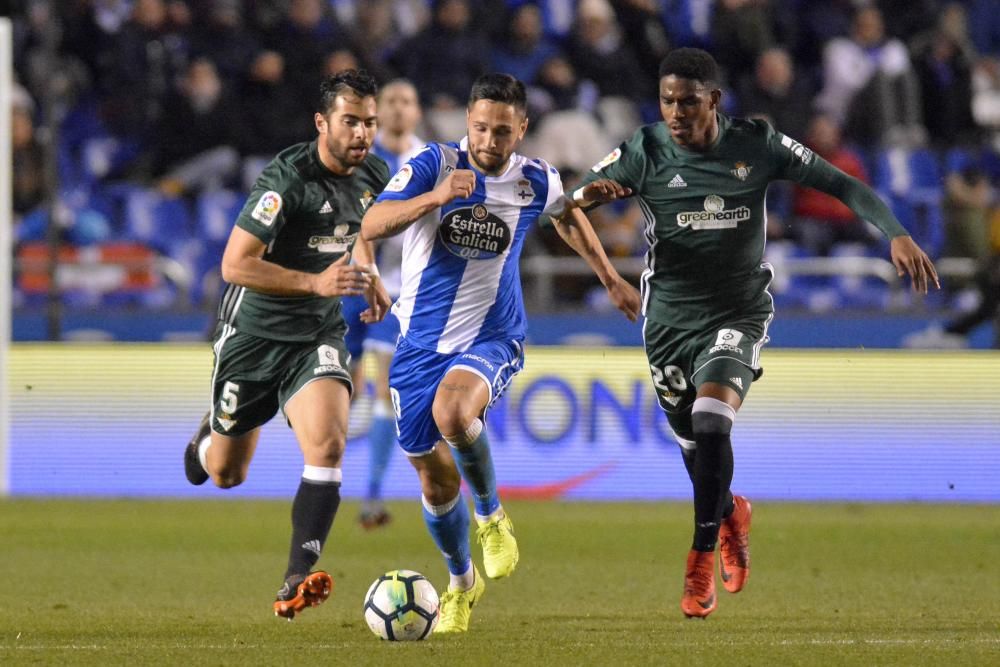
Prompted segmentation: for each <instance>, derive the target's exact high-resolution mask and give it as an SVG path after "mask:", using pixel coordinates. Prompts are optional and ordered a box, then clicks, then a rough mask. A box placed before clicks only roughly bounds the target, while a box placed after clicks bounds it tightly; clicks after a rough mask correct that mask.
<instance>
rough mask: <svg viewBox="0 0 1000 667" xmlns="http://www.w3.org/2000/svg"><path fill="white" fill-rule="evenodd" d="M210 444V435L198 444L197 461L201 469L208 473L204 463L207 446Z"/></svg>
mask: <svg viewBox="0 0 1000 667" xmlns="http://www.w3.org/2000/svg"><path fill="white" fill-rule="evenodd" d="M211 444H212V434H211V433H209V434H208V435H206V436H205V437H204V438H202V439H201V442H199V443H198V460H199V461H200V462H201V467H202V468H203V469H204V470H205V472H208V464H207V463H205V461H206V459H207V457H208V446H209V445H211Z"/></svg>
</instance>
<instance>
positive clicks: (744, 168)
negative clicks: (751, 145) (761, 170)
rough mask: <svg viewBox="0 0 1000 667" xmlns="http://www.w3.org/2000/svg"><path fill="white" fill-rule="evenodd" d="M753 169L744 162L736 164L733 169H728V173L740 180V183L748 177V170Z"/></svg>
mask: <svg viewBox="0 0 1000 667" xmlns="http://www.w3.org/2000/svg"><path fill="white" fill-rule="evenodd" d="M751 169H753V167H752V166H751V165H749V164H747V163H746V162H737V163H736V168H735V169H730V170H729V173H730V174H732V175H733V176H735V177H736V178H738V179H740V180H741V181H745V180H747V178H749V177H750V170H751Z"/></svg>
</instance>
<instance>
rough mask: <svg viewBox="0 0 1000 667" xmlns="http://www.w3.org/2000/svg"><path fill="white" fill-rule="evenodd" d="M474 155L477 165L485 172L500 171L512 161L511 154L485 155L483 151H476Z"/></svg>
mask: <svg viewBox="0 0 1000 667" xmlns="http://www.w3.org/2000/svg"><path fill="white" fill-rule="evenodd" d="M474 155H475V157H476V164H477V165H478V166H479V168H480V169H482V170H483V171H485V172H495V171H499V170H500V168H501V167H503V166H504V165H505V164H506V163H507V160H509V159H510V155H509V154H508V155H503V154H500V153H492V154H490V153H484V152H483V151H482V149H476V150H475V152H474Z"/></svg>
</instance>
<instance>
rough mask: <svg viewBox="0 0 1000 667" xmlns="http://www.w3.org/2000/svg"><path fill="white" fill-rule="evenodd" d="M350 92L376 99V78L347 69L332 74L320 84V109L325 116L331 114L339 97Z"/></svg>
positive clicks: (358, 70) (363, 72)
mask: <svg viewBox="0 0 1000 667" xmlns="http://www.w3.org/2000/svg"><path fill="white" fill-rule="evenodd" d="M348 91H350V92H353V93H354V94H355V95H357V96H359V97H374V96H375V95H376V94H377V93H378V84H377V83H375V78H374V77H373V76H372V75H371V74H369V73H368V72H366V71H365V70H363V69H345V70H341V71H339V72H337V73H336V74H331V75H330V76H328V77H326V78H325V79H323V82H322V83H320V84H319V109H317V110H318V111H319V112H320V113H321V114H323V115H324V116H325V115H327V114H328V113H330V111H331V110H332V109H333V105H334V103H335V102H336V100H337V97H338V96H341V95H345V94H347V93H348Z"/></svg>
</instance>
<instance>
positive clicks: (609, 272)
mask: <svg viewBox="0 0 1000 667" xmlns="http://www.w3.org/2000/svg"><path fill="white" fill-rule="evenodd" d="M552 222H553V223H554V224H555V227H556V231H557V232H558V233H559V236H561V237H562V239H563V241H565V242H566V245H568V246H569V247H570V248H572V249H573V250H575V251H576V253H577V254H578V255H580V257H583V259H584V260H586V262H587V264H588V265H589V266H590V268H591V269H593V270H594V273H595V274H597V277H598V278H599V279H600V281H601V284H602V285H604V287H605V289H607V290H608V296H609V297H610V298H611V302H612V303H613V304H615V307H616V308H618V310H620V311H622V312H623V313H625V316H626V317H627V318H628V319H629V321H631V322H635V321H636V320H637V319H638V318H639V313H640V311H641V310H642V302H641V299H640V298H639V292H638V290H636V289H635V288H634V287H632V285H630V284H629V283H628V282H627V281H626V280H625V279H624V278H622V277H621V276H620V275H619V274H618V272H617V271H616V270H615V267H614V266H612V265H611V261H610V260H609V259H608V256H607V254H606V253H605V252H604V247H603V246H602V245H601V242H600V240H599V239H598V238H597V233H596V232H594V228H593V226H592V225H591V224H590V220H588V219H587V216H586V215H584V214H583V211H581V210H580V209H579V208H569V210H567V212H566V213H564V214H563V216H562V218H553V219H552Z"/></svg>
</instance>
